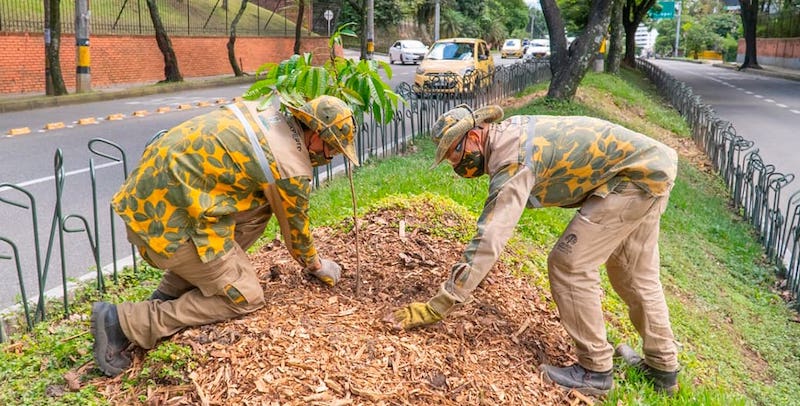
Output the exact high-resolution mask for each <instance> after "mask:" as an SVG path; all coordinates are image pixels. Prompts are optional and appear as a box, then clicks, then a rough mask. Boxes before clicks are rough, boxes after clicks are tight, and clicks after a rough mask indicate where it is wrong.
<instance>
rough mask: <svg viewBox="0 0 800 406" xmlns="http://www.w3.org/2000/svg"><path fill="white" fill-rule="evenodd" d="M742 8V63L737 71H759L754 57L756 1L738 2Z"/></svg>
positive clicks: (744, 0)
mask: <svg viewBox="0 0 800 406" xmlns="http://www.w3.org/2000/svg"><path fill="white" fill-rule="evenodd" d="M739 5H740V6H741V7H742V11H741V13H742V28H743V29H744V44H745V48H744V62H743V63H742V66H739V69H740V70H741V69H745V68H752V69H761V66H760V65H759V64H758V58H757V56H756V24H757V23H758V0H739Z"/></svg>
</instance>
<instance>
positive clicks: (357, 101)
mask: <svg viewBox="0 0 800 406" xmlns="http://www.w3.org/2000/svg"><path fill="white" fill-rule="evenodd" d="M352 25H353V24H352V23H349V24H345V25H343V26H341V27H339V29H337V30H336V32H335V33H333V34H332V35H331V39H330V40H329V41H328V46H329V47H330V50H331V52H330V59H329V60H328V61H326V62H325V64H324V65H323V66H314V65H313V64H312V63H313V55H312V54H311V53H305V54H303V55H292V56H291V57H290V58H289V59H286V60H284V61H282V62H280V63H277V64H276V63H266V64H264V65H262V66H260V67H259V68H258V70H257V71H256V76H258V77H260V80H258V81H257V82H255V83H254V84H253V85H252V86H251V87H250V88H249V89H248V90H247V91H246V92H245V93H244V98H246V99H248V100H260V104H261V105H262V106H264V105H267V104H269V103H271V101H272V98H273V97H275V96H276V95H279V96H280V97H281V101H282V102H283V103H284V104H289V105H292V106H296V107H300V106H301V105H303V104H304V103H305V102H307V101H309V100H312V99H314V98H316V97H319V96H322V95H330V96H334V97H338V98H340V99H342V100H343V101H344V102H345V103H347V105H348V106H350V108H351V109H352V110H353V113H354V114H355V115H356V116H360V115H363V114H372V116H373V118H374V119H375V120H376V121H378V122H381V123H388V122H389V121H391V120H392V118H393V117H394V114H395V111H396V110H397V107H398V105H399V103H400V102H401V101H402V102H405V100H403V98H402V97H400V95H398V94H397V93H395V92H394V91H392V89H391V87H390V86H389V84H388V83H386V82H384V81H383V79H382V78H381V76H380V74H379V73H378V70H379V69H383V70H384V72H386V76H387V77H388V78H389V79H391V77H392V68H391V67H390V66H389V64H387V63H386V62H383V61H380V62H378V61H374V60H360V61H358V62H355V61H353V60H350V59H346V58H342V57H340V56H336V54H335V52H334V50H335V49H336V48H337V47H341V46H342V36H352V37H355V36H356V35H355V33H354V32H353V31H352V29H351V28H350V27H351V26H352Z"/></svg>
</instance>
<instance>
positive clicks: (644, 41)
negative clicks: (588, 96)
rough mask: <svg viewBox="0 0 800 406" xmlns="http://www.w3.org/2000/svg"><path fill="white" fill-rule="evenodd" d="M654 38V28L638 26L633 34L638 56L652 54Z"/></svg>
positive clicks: (656, 35)
mask: <svg viewBox="0 0 800 406" xmlns="http://www.w3.org/2000/svg"><path fill="white" fill-rule="evenodd" d="M737 1H738V0H737ZM656 37H658V31H657V30H656V29H655V28H653V29H648V28H647V26H645V25H644V24H639V26H638V27H637V28H636V34H635V41H636V48H638V49H639V55H642V56H647V55H652V54H653V53H654V51H655V45H656Z"/></svg>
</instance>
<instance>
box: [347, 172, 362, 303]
mask: <svg viewBox="0 0 800 406" xmlns="http://www.w3.org/2000/svg"><path fill="white" fill-rule="evenodd" d="M345 169H346V170H347V177H348V178H349V179H350V196H351V197H352V199H353V231H354V233H355V238H356V287H355V291H354V293H355V296H356V297H358V296H359V293H360V292H361V250H360V249H359V238H358V211H357V207H358V202H357V201H356V188H355V186H354V185H353V168H352V167H351V166H350V162H348V161H347V160H346V159H345Z"/></svg>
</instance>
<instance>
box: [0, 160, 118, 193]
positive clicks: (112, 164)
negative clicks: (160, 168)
mask: <svg viewBox="0 0 800 406" xmlns="http://www.w3.org/2000/svg"><path fill="white" fill-rule="evenodd" d="M121 164H122V162H107V163H104V164H102V165H95V167H94V169H103V168H108V167H111V166H115V165H121ZM86 172H89V168H88V167H86V168H83V169H78V170H74V171H72V172H67V173H65V174H64V177H65V178H66V177H68V176H73V175H78V174H81V173H86ZM55 178H56V177H55V175H53V176H45V177H43V178H38V179H32V180H29V181H25V182H22V183H17V184H16V185H14V186H17V187H20V188H24V187H26V186H30V185H35V184H37V183H42V182H49V181H51V180H55ZM10 189H11V188H10V187H2V188H0V192H5V191H6V190H10Z"/></svg>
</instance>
